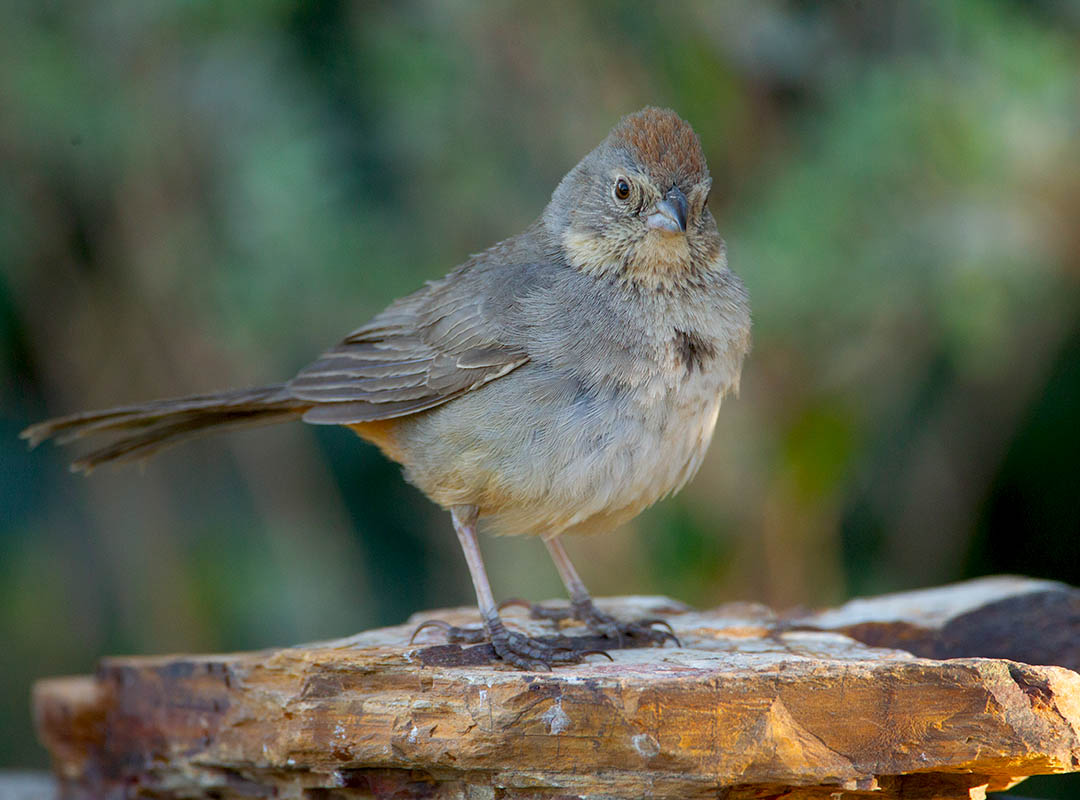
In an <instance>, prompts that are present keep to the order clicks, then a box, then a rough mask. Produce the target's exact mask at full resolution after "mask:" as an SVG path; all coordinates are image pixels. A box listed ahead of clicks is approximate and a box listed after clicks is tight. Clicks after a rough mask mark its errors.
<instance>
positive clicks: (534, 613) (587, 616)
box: [499, 598, 682, 648]
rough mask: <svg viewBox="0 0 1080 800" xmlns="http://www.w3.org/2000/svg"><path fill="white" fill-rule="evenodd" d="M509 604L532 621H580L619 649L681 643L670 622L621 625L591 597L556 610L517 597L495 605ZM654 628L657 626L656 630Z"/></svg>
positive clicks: (642, 622) (654, 620) (657, 619)
mask: <svg viewBox="0 0 1080 800" xmlns="http://www.w3.org/2000/svg"><path fill="white" fill-rule="evenodd" d="M513 605H516V606H523V607H525V608H527V609H528V610H529V616H530V617H531V618H532V619H545V620H548V621H550V622H555V623H559V622H563V621H564V620H568V619H575V620H578V621H579V622H583V623H585V627H587V628H588V629H589V630H590V631H592V632H593V633H596V634H599V635H600V636H603V637H605V638H607V639H612V640H614V641H616V642H618V647H620V648H624V647H645V646H647V645H654V644H655V645H663V644H664V643H665V642H667V641H669V640H670V641H672V642H674V643H675V646H676V647H682V642H680V641H679V637H677V636H676V635H675V631H674V630H672V628H671V625H670V623H668V622H667V621H666V620H663V619H659V618H654V619H638V620H633V621H631V622H624V621H622V620H619V619H616V618H615V617H613V616H611V614H606V613H604V612H603V611H601V610H600V609H599V608H597V607H596V604H595V603H593V601H592V598H586V599H585V600H576V601H573V602H571V603H570V605H569V606H559V607H551V606H543V605H540V604H539V603H530V602H528V601H525V600H521V599H519V598H513V599H511V600H506V601H504V602H503V603H502V605H500V606H499V609H500V610H502V609H503V608H506V607H507V606H513ZM656 626H661V627H660V628H657V627H656Z"/></svg>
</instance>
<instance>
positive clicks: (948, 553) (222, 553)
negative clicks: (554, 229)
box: [0, 0, 1080, 791]
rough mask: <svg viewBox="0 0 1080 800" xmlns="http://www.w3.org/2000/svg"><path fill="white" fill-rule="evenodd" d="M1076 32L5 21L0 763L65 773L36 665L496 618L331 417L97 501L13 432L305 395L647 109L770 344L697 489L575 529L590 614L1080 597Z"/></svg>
mask: <svg viewBox="0 0 1080 800" xmlns="http://www.w3.org/2000/svg"><path fill="white" fill-rule="evenodd" d="M1078 32H1080V6H1078V5H1077V4H1075V3H1067V2H1050V1H1049V0H1048V1H1046V2H990V1H989V0H987V1H986V2H975V0H966V1H961V2H950V3H937V2H929V1H927V2H884V3H869V2H867V3H863V2H854V1H852V2H834V3H823V4H815V3H802V2H794V1H792V2H780V1H779V0H767V1H766V2H758V1H755V0H738V1H737V2H727V3H718V4H711V3H679V4H647V3H634V4H623V3H616V2H596V3H587V4H584V3H583V4H577V3H574V4H571V3H568V2H556V3H544V4H511V3H487V4H471V3H465V2H450V3H443V2H434V1H432V2H403V3H394V4H386V5H382V6H376V5H370V4H365V3H355V4H350V3H343V2H305V3H292V2H285V0H278V1H277V2H260V3H215V2H197V1H195V0H150V1H149V2H146V1H144V2H111V3H77V2H74V1H73V0H55V1H53V2H44V3H40V2H39V3H30V2H18V1H17V2H14V3H8V4H4V5H3V6H2V7H0V186H2V187H3V188H2V191H0V269H2V271H0V398H2V410H3V415H2V419H0V459H2V460H0V464H2V472H0V654H2V655H3V658H2V664H3V667H2V670H0V766H15V765H23V766H25V765H40V764H42V763H43V762H44V754H43V752H42V751H41V750H40V749H39V748H38V747H37V745H36V744H35V743H34V742H33V740H32V737H31V733H30V730H31V729H30V720H29V714H28V693H29V687H30V684H31V682H32V680H33V679H34V678H36V677H39V676H44V675H50V674H57V673H67V672H86V671H88V670H91V669H93V665H94V661H95V659H96V658H98V657H100V656H101V655H103V654H107V653H122V652H139V653H152V652H163V651H174V650H186V651H198V650H220V649H238V648H254V647H263V646H269V645H273V644H288V643H294V642H298V641H303V640H310V639H316V638H319V637H331V636H338V635H344V634H348V633H350V632H353V631H356V630H359V629H362V628H365V627H369V626H373V625H380V624H389V623H396V622H400V621H401V620H402V619H404V618H405V617H406V616H407V615H408V614H409V613H410V612H413V611H416V610H418V609H421V608H424V607H429V606H434V605H449V604H457V603H471V602H472V596H471V589H470V585H469V581H468V578H467V574H466V571H465V569H464V565H463V563H462V560H461V558H460V556H459V554H458V552H457V544H456V541H455V540H454V537H453V536H452V535H451V534H450V527H449V522H448V520H447V519H446V518H445V515H444V514H443V513H441V512H439V511H438V509H436V508H434V507H433V506H431V505H430V504H429V503H428V502H427V501H426V500H424V498H423V497H421V496H420V495H419V494H418V493H417V492H416V491H415V490H413V489H412V488H411V487H409V486H407V485H405V484H404V483H403V482H402V481H401V480H400V478H399V475H398V469H397V468H396V467H395V466H394V465H392V464H389V463H387V462H386V461H385V460H383V459H382V458H381V457H380V456H379V455H378V453H377V452H376V451H375V450H374V448H371V447H370V446H367V445H364V444H362V443H360V442H358V441H357V440H356V439H355V438H354V437H352V436H351V434H349V433H347V432H345V431H342V430H336V429H335V430H321V429H319V430H316V429H313V428H310V427H305V426H302V425H294V426H288V427H285V428H281V429H273V430H264V431H262V432H254V433H241V434H234V435H230V436H227V437H223V438H219V439H213V440H207V441H206V442H200V443H197V444H194V445H192V446H189V447H187V448H184V449H182V450H178V451H174V452H170V453H168V454H167V455H165V456H163V457H161V458H159V459H156V460H154V461H152V462H150V463H149V464H147V465H146V468H145V469H144V470H142V471H141V472H140V471H139V470H137V469H124V470H105V471H103V472H101V473H100V474H96V475H95V476H94V477H93V478H91V479H89V480H83V479H81V478H75V477H72V476H70V475H68V474H67V472H66V470H65V469H64V465H65V460H66V458H67V456H68V454H67V453H66V452H62V451H58V450H54V449H52V448H47V449H45V450H42V451H40V452H35V453H32V454H31V453H27V452H26V451H25V449H24V447H23V444H22V443H21V442H19V441H17V440H16V438H15V436H16V434H17V432H18V431H19V430H20V429H21V428H22V427H23V426H25V425H26V424H28V423H30V422H32V421H35V420H37V419H39V418H41V417H43V416H45V415H51V414H60V413H65V412H69V411H74V410H78V409H83V408H87V407H100V406H105V405H111V404H116V403H123V402H129V401H135V400H141V399H146V398H150V397H159V396H168V395H174V394H185V393H194V392H202V391H210V390H214V389H218V388H225V387H229V386H234V385H242V384H252V383H264V382H273V381H277V380H281V379H284V378H286V377H288V376H289V375H291V374H292V372H293V371H294V370H295V369H297V368H298V367H300V366H302V365H303V364H304V363H305V362H306V361H307V360H309V359H310V358H312V357H313V356H315V355H317V354H318V352H319V351H320V350H321V349H322V348H323V347H325V346H327V345H329V344H331V343H333V342H334V341H336V340H337V339H338V338H340V336H341V335H343V334H344V333H345V332H347V331H349V330H350V329H352V328H353V327H355V326H357V325H358V324H360V323H362V322H363V321H365V320H366V319H367V318H368V317H369V316H370V315H371V314H373V313H375V312H376V311H378V310H379V309H380V308H381V307H383V306H384V305H385V304H386V303H387V302H389V301H390V300H392V299H393V298H394V297H395V296H397V295H399V294H402V293H405V292H407V291H410V290H412V289H414V288H416V287H417V286H418V285H419V284H420V283H421V282H422V281H424V280H427V279H430V278H434V277H438V276H441V275H442V274H444V273H445V272H447V271H449V270H450V269H451V268H452V267H453V266H455V265H456V264H457V263H459V262H460V261H462V260H463V259H464V258H465V257H466V256H467V255H468V254H469V253H471V252H475V251H478V250H480V249H483V248H484V247H486V246H487V245H489V244H491V243H493V242H494V241H496V240H498V239H500V238H503V237H505V236H508V235H510V234H512V233H515V232H517V231H519V230H520V229H522V228H523V227H525V226H526V225H527V224H529V223H530V222H531V221H532V220H533V219H534V218H535V217H536V215H537V214H538V213H539V212H540V210H541V209H542V207H543V205H544V204H545V203H546V201H547V198H548V196H549V194H550V192H551V190H552V189H553V188H554V186H555V184H556V182H557V181H558V179H559V178H560V177H561V176H562V175H563V174H564V173H565V172H566V171H567V170H568V169H569V168H570V167H571V166H572V165H573V164H574V163H575V162H576V161H577V160H578V159H579V158H580V157H581V156H582V155H583V154H584V153H585V152H586V151H588V150H589V149H591V148H592V147H593V146H594V145H595V144H596V143H597V142H598V141H599V140H600V139H601V138H602V137H603V136H604V135H605V133H606V132H607V130H608V128H609V127H610V126H611V125H612V124H613V123H614V122H615V121H616V120H617V119H618V118H619V117H620V116H621V115H622V114H624V113H627V112H630V111H633V110H636V109H637V108H639V107H641V106H643V105H646V104H659V105H666V106H671V107H673V108H675V109H676V110H678V112H679V113H680V114H681V115H682V116H683V117H685V118H686V119H687V120H689V121H690V122H691V123H692V124H693V125H694V126H695V128H696V129H697V130H698V132H699V133H700V135H701V137H702V140H703V143H704V146H705V151H706V153H707V155H708V157H709V160H710V165H711V168H712V172H713V176H714V179H715V189H714V192H713V200H712V209H713V213H714V214H715V215H716V217H717V218H718V220H719V223H720V227H721V232H722V233H723V234H724V236H725V238H726V239H727V242H728V247H729V255H730V259H731V262H732V264H733V266H734V268H735V269H736V270H737V271H738V272H739V273H740V274H741V275H742V276H743V278H744V279H745V281H746V283H747V285H748V287H749V289H750V292H751V295H752V299H753V306H754V311H755V349H754V352H753V354H752V356H751V358H750V360H749V361H748V363H747V365H746V370H745V373H744V379H743V386H742V394H741V396H740V397H739V399H737V400H733V401H732V402H730V403H728V404H727V405H726V406H725V408H724V409H723V410H722V411H721V415H720V422H719V426H718V430H717V435H716V439H715V441H714V445H713V447H712V449H711V451H710V454H709V457H708V459H707V462H706V464H705V466H704V468H703V469H702V472H701V474H700V475H699V477H698V478H697V479H696V481H695V482H694V483H693V484H692V485H691V486H690V487H689V488H687V489H686V490H685V491H684V492H683V493H682V494H681V495H680V496H679V497H677V498H676V499H673V500H669V501H666V502H665V503H663V504H661V505H660V506H658V507H657V508H656V509H654V510H652V511H650V512H648V513H647V514H645V515H644V516H643V517H642V518H641V519H640V520H638V521H636V522H635V523H633V524H632V525H631V526H628V527H627V528H625V529H623V530H621V531H619V532H617V533H614V534H612V535H611V536H605V537H599V538H593V539H586V540H577V541H572V542H570V547H571V550H572V553H573V554H575V555H576V558H577V560H578V561H579V562H580V566H581V571H582V572H583V574H584V577H585V578H586V581H587V582H588V583H589V584H590V586H592V587H593V588H594V590H595V591H596V592H597V593H599V594H611V593H649V592H657V593H666V594H671V595H675V596H678V597H680V598H683V599H685V600H687V601H689V602H692V603H695V604H699V605H708V604H715V603H719V602H722V601H726V600H733V599H743V600H755V601H761V602H766V603H771V604H773V605H775V606H779V607H786V606H791V605H795V604H805V605H817V604H825V603H834V602H837V601H841V600H843V599H845V598H847V597H850V596H852V595H853V594H857V593H871V592H881V591H886V590H893V589H902V588H909V587H916V586H921V585H926V584H933V583H939V582H943V581H949V580H955V579H959V578H963V577H967V576H972V575H978V574H984V573H988V572H999V571H1009V572H1020V573H1026V574H1031V575H1040V576H1048V577H1054V578H1058V579H1062V580H1067V581H1072V582H1073V583H1080V536H1078V535H1077V533H1078V531H1080V492H1078V486H1080V482H1078V477H1080V475H1078V468H1077V459H1076V453H1077V450H1078V449H1080V284H1078V277H1080V214H1078V210H1080V80H1078V76H1080V38H1078ZM485 546H486V548H487V551H488V558H489V562H490V563H489V567H490V569H491V572H492V574H493V576H494V583H495V587H496V591H497V593H498V594H499V595H501V596H509V595H524V596H528V597H532V598H544V597H549V596H556V595H558V594H559V592H560V586H559V583H558V579H557V576H556V574H555V572H554V569H550V568H549V567H548V566H547V565H546V559H545V557H544V556H543V555H542V552H543V551H542V547H541V546H540V544H539V543H538V542H535V541H520V540H495V541H488V542H486V543H485ZM537 565H540V566H537ZM1047 785H1048V786H1049V787H1050V789H1049V790H1050V791H1052V790H1053V787H1054V786H1058V785H1061V784H1060V782H1059V784H1047Z"/></svg>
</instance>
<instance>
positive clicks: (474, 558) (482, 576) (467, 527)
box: [447, 506, 584, 670]
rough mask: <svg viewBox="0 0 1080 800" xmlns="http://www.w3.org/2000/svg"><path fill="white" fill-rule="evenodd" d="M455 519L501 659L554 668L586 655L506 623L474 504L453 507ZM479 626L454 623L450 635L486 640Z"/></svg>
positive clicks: (489, 633)
mask: <svg viewBox="0 0 1080 800" xmlns="http://www.w3.org/2000/svg"><path fill="white" fill-rule="evenodd" d="M450 515H451V517H452V518H453V520H454V530H455V531H456V532H457V535H458V541H459V542H461V550H462V552H463V553H464V554H465V563H466V564H468V565H469V574H470V575H471V576H472V582H473V587H474V588H475V589H476V602H477V604H478V605H479V607H480V616H481V617H482V618H483V621H484V629H483V633H486V634H487V638H488V639H490V641H491V645H492V647H494V648H495V653H496V654H497V655H498V656H499V658H501V659H503V660H504V661H507V662H509V663H511V664H513V665H514V666H516V667H520V668H521V669H541V670H547V669H551V665H552V664H575V663H577V662H579V661H580V660H581V658H582V656H583V655H584V653H582V652H580V651H574V650H572V649H569V648H558V647H553V646H552V645H551V644H548V643H545V642H542V641H539V640H537V639H531V638H529V637H528V636H522V635H521V634H520V633H513V632H511V631H508V630H507V629H506V626H505V625H503V621H502V618H501V617H500V616H499V610H498V608H497V607H496V605H495V599H494V597H493V596H492V594H491V584H490V583H489V582H488V577H487V572H486V571H485V570H484V560H483V558H482V557H481V555H480V546H479V544H478V542H477V541H476V516H477V514H476V508H475V507H474V506H455V507H454V508H452V509H451V510H450ZM478 634H481V631H480V630H479V629H469V628H457V627H454V626H450V627H449V628H448V630H447V638H448V639H449V640H450V641H451V642H477V641H482V640H483V639H482V638H481V636H479V635H478Z"/></svg>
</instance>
